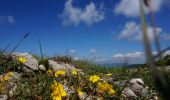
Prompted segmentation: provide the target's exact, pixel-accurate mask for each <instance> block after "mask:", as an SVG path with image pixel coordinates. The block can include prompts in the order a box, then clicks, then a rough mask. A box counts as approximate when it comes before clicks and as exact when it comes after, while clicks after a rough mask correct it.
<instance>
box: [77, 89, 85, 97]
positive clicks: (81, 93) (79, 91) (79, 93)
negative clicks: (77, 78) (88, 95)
mask: <svg viewBox="0 0 170 100" xmlns="http://www.w3.org/2000/svg"><path fill="white" fill-rule="evenodd" d="M77 94H78V95H79V96H82V95H83V94H84V93H83V92H82V91H81V90H80V88H78V89H77Z"/></svg>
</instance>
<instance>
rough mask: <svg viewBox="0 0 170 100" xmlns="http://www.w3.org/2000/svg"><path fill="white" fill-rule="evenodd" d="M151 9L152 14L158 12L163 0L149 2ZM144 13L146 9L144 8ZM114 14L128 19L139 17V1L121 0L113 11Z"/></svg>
mask: <svg viewBox="0 0 170 100" xmlns="http://www.w3.org/2000/svg"><path fill="white" fill-rule="evenodd" d="M150 1H151V2H150V4H151V7H152V9H153V11H154V12H157V11H159V10H160V8H161V6H162V4H163V0H150ZM145 11H146V13H148V9H147V8H145ZM114 12H115V13H116V14H123V15H126V16H130V17H135V16H139V15H140V0H121V1H120V2H119V3H118V4H116V7H115V9H114Z"/></svg>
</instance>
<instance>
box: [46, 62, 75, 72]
mask: <svg viewBox="0 0 170 100" xmlns="http://www.w3.org/2000/svg"><path fill="white" fill-rule="evenodd" d="M48 64H49V68H50V69H51V70H52V71H54V72H55V71H57V70H66V71H69V70H74V69H75V67H73V66H71V65H69V64H59V63H57V62H55V61H53V60H48Z"/></svg>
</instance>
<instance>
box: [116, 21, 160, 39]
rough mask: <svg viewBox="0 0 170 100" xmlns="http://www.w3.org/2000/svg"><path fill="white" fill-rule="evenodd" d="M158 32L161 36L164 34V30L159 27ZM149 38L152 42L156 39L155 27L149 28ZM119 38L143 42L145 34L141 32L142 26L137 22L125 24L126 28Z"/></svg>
mask: <svg viewBox="0 0 170 100" xmlns="http://www.w3.org/2000/svg"><path fill="white" fill-rule="evenodd" d="M156 30H157V34H158V35H160V34H161V32H162V29H161V28H159V27H157V28H156ZM148 36H149V38H150V40H151V41H152V40H153V39H154V34H153V27H148ZM118 38H119V39H127V40H136V41H142V40H143V32H142V31H141V25H140V24H137V23H135V22H127V23H126V24H125V26H124V28H123V29H122V30H121V31H120V34H119V35H118Z"/></svg>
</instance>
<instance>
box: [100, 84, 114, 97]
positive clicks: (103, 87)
mask: <svg viewBox="0 0 170 100" xmlns="http://www.w3.org/2000/svg"><path fill="white" fill-rule="evenodd" d="M97 89H98V92H100V93H103V92H108V93H109V94H110V95H114V94H115V90H113V88H112V85H110V84H108V83H107V82H106V81H104V82H98V84H97Z"/></svg>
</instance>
